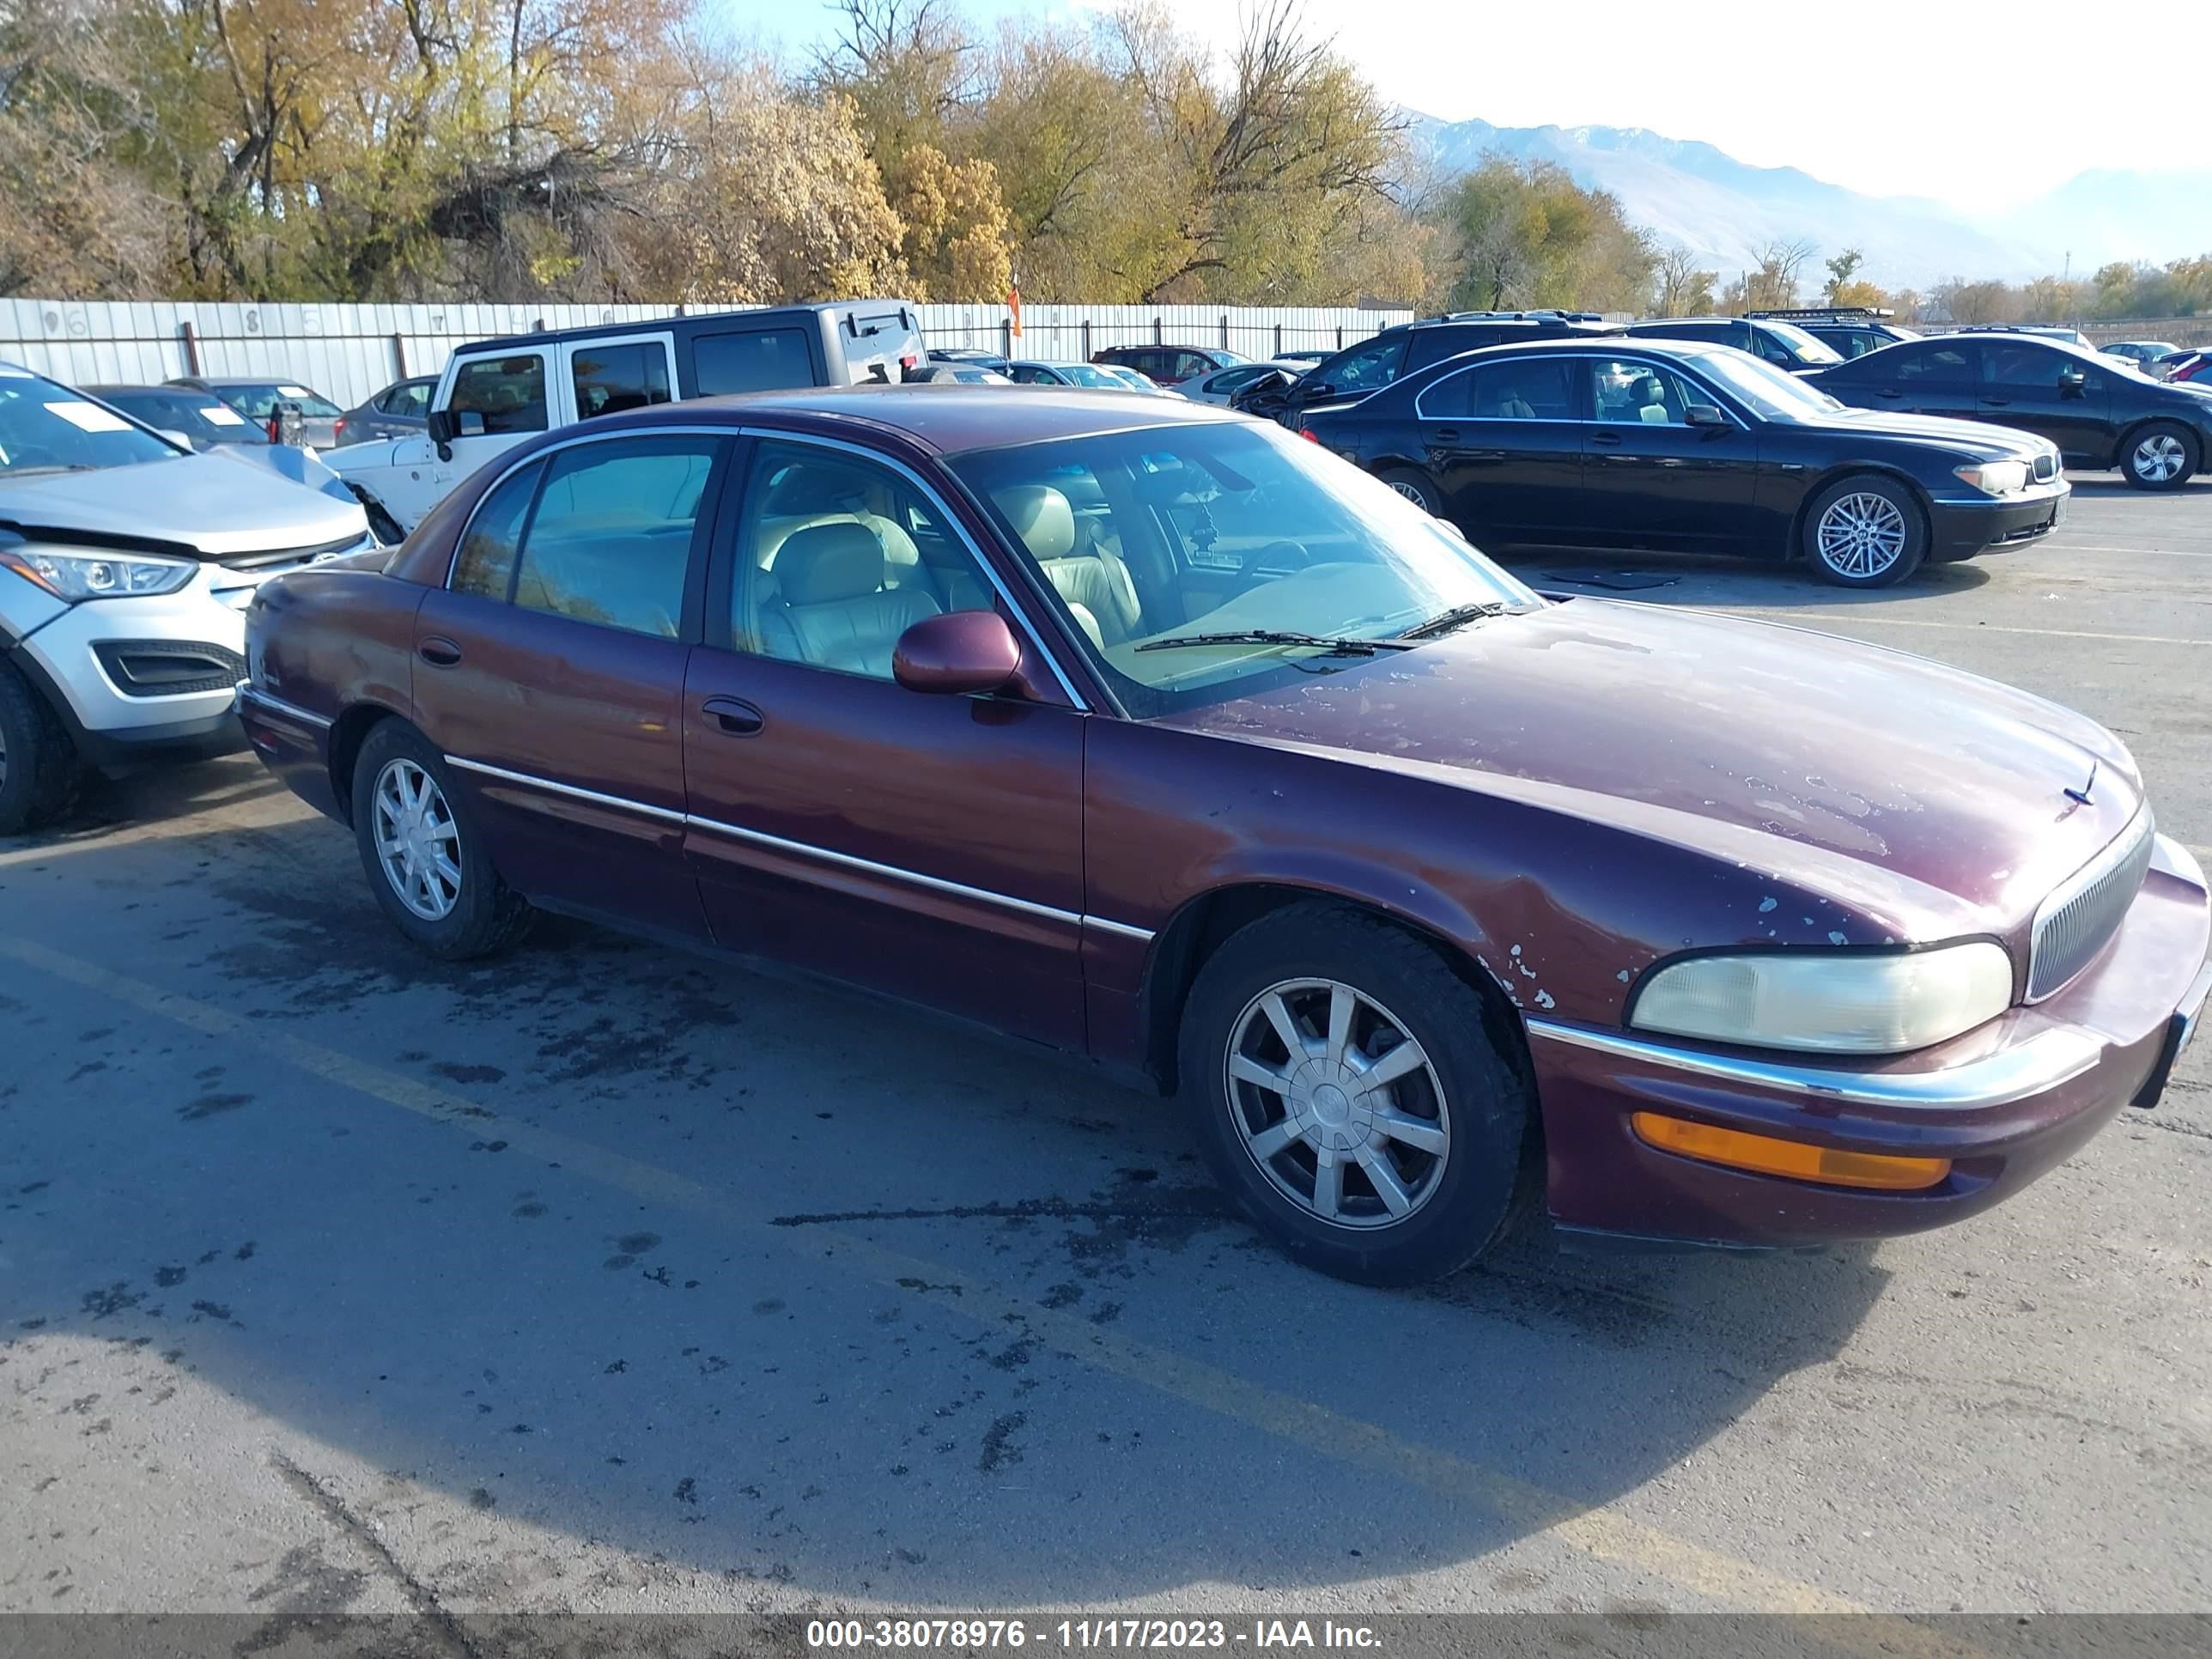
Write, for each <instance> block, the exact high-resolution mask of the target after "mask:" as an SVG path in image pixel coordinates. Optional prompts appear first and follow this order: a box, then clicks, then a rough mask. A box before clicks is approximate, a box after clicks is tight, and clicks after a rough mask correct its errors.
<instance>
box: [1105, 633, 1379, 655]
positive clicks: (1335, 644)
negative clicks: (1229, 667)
mask: <svg viewBox="0 0 2212 1659" xmlns="http://www.w3.org/2000/svg"><path fill="white" fill-rule="evenodd" d="M1186 645H1310V646H1312V647H1314V648H1315V649H1316V650H1318V651H1326V652H1327V653H1328V654H1329V655H1331V656H1333V657H1371V656H1373V655H1374V654H1375V653H1376V652H1377V651H1410V650H1411V649H1413V647H1411V646H1409V645H1407V643H1406V642H1405V641H1403V640H1364V639H1360V638H1358V637H1357V636H1356V635H1328V634H1298V633H1293V632H1291V631H1290V630H1289V629H1280V628H1246V629H1238V630H1237V631H1236V632H1235V633H1229V634H1177V635H1174V636H1172V637H1171V638H1169V639H1164V640H1146V641H1145V642H1144V643H1143V644H1142V645H1140V646H1139V647H1137V649H1138V650H1139V651H1174V650H1177V649H1180V648H1181V647H1183V646H1186Z"/></svg>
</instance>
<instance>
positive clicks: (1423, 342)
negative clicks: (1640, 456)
mask: <svg viewBox="0 0 2212 1659" xmlns="http://www.w3.org/2000/svg"><path fill="white" fill-rule="evenodd" d="M1618 333H1620V325H1619V324H1618V323H1608V322H1607V321H1606V320H1605V319H1603V318H1601V317H1600V316H1599V315H1598V314H1597V313H1595V312H1594V311H1454V312H1449V313H1446V314H1445V315H1443V316H1442V317H1424V318H1421V319H1419V320H1418V321H1415V322H1411V323H1400V324H1399V325H1397V326H1396V327H1395V328H1386V329H1384V330H1383V331H1382V332H1381V333H1380V334H1376V335H1373V336H1371V337H1369V338H1367V339H1364V340H1362V341H1361V342H1360V343H1358V345H1352V346H1346V347H1345V349H1343V350H1341V351H1340V352H1338V353H1337V354H1336V355H1335V356H1332V357H1324V358H1323V359H1322V361H1321V362H1317V363H1316V364H1315V365H1314V366H1313V367H1312V368H1310V369H1309V370H1308V371H1307V372H1306V373H1305V374H1301V375H1300V376H1298V378H1297V380H1293V381H1289V382H1285V381H1284V380H1277V379H1273V378H1269V379H1266V380H1260V381H1258V382H1255V384H1253V385H1251V386H1247V387H1245V388H1243V390H1242V391H1240V392H1237V393H1235V394H1234V395H1233V396H1231V398H1230V399H1229V404H1230V407H1231V408H1232V409H1240V410H1243V411H1244V412H1245V413H1246V414H1248V415H1260V416H1266V417H1267V418H1268V419H1270V420H1276V421H1280V422H1282V423H1283V424H1284V425H1285V426H1287V427H1291V428H1296V427H1297V424H1298V416H1300V415H1301V414H1302V413H1303V412H1304V410H1306V409H1307V408H1309V407H1310V406H1311V405H1313V404H1320V403H1337V402H1340V401H1342V400H1343V399H1346V398H1364V397H1365V396H1366V395H1367V394H1368V393H1369V392H1375V391H1379V390H1380V389H1381V388H1382V387H1383V386H1388V385H1389V384H1390V382H1391V381H1393V380H1396V379H1397V378H1398V377H1399V376H1400V375H1401V374H1412V373H1413V371H1414V370H1415V369H1417V368H1427V367H1428V366H1429V365H1430V364H1431V363H1440V362H1443V360H1444V359H1445V358H1447V357H1456V356H1459V355H1460V353H1462V352H1463V351H1480V350H1482V349H1485V348H1486V347H1488V346H1494V345H1514V344H1517V343H1520V342H1522V341H1524V340H1549V339H1557V338H1559V337H1562V336H1566V335H1574V334H1618Z"/></svg>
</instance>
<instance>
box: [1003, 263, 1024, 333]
mask: <svg viewBox="0 0 2212 1659" xmlns="http://www.w3.org/2000/svg"><path fill="white" fill-rule="evenodd" d="M1006 309H1007V310H1008V311H1009V312H1011V313H1013V330H1012V331H1013V336H1014V337H1015V338H1016V339H1017V340H1018V339H1020V338H1021V337H1022V285H1021V283H1020V282H1019V281H1018V280H1017V279H1015V278H1012V277H1009V278H1008V279H1007V282H1006Z"/></svg>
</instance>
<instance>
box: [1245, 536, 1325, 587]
mask: <svg viewBox="0 0 2212 1659" xmlns="http://www.w3.org/2000/svg"><path fill="white" fill-rule="evenodd" d="M1270 558H1273V559H1275V560H1277V561H1278V562H1280V561H1284V560H1287V561H1288V562H1289V563H1290V566H1291V568H1292V569H1293V570H1303V569H1304V568H1305V567H1306V566H1308V565H1310V564H1311V563H1312V562H1313V555H1312V554H1311V553H1310V552H1308V551H1307V550H1306V546H1305V544H1304V543H1303V542H1293V541H1279V542H1269V543H1268V544H1267V545H1266V546H1265V547H1255V548H1254V549H1253V550H1252V551H1250V552H1249V553H1247V554H1246V555H1245V556H1244V562H1243V564H1241V565H1239V566H1238V567H1237V580H1238V581H1240V582H1249V581H1250V580H1252V579H1253V578H1254V577H1255V576H1256V575H1258V574H1260V572H1261V569H1262V568H1265V567H1266V565H1267V561H1268V560H1269V559H1270Z"/></svg>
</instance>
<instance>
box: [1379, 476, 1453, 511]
mask: <svg viewBox="0 0 2212 1659" xmlns="http://www.w3.org/2000/svg"><path fill="white" fill-rule="evenodd" d="M1375 476H1376V477H1378V478H1380V479H1382V481H1383V483H1386V484H1389V486H1390V488H1391V489H1394V490H1395V491H1397V493H1398V494H1399V495H1403V496H1404V497H1405V498H1406V499H1407V501H1411V502H1413V505H1414V506H1416V507H1419V508H1420V509H1421V511H1423V512H1424V513H1428V514H1429V515H1430V516H1431V518H1437V519H1441V518H1442V517H1443V515H1444V500H1443V496H1442V495H1439V494H1438V493H1437V487H1436V485H1434V484H1433V483H1430V482H1429V479H1428V476H1427V475H1426V474H1425V473H1421V472H1416V471H1413V468H1412V467H1409V466H1394V467H1391V468H1389V470H1388V471H1383V472H1378V473H1376V475H1375Z"/></svg>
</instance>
